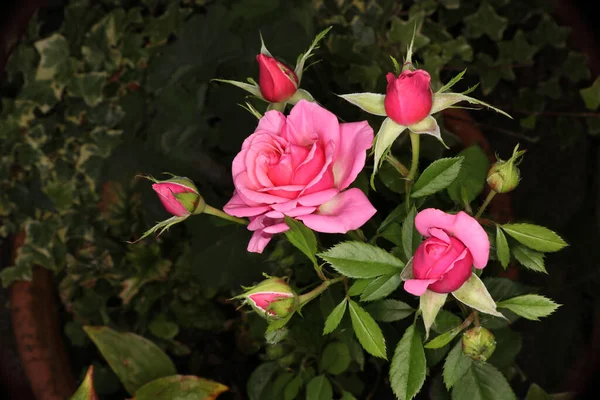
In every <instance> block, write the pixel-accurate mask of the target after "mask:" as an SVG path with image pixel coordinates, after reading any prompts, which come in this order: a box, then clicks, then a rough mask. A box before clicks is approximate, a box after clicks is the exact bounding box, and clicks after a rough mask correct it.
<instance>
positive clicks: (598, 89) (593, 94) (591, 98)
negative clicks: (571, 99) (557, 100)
mask: <svg viewBox="0 0 600 400" xmlns="http://www.w3.org/2000/svg"><path fill="white" fill-rule="evenodd" d="M579 94H581V98H582V99H583V102H584V103H585V106H586V108H587V109H588V110H592V111H595V110H597V109H598V107H600V77H598V78H596V80H595V81H594V83H593V84H592V86H590V87H589V88H585V89H581V90H580V91H579Z"/></svg>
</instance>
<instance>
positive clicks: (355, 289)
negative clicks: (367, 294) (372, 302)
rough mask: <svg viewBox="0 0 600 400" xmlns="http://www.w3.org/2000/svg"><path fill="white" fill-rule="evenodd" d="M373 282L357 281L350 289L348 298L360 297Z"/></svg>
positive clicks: (369, 280) (367, 280)
mask: <svg viewBox="0 0 600 400" xmlns="http://www.w3.org/2000/svg"><path fill="white" fill-rule="evenodd" d="M372 281H373V279H357V280H356V281H354V283H353V284H352V286H350V289H348V296H358V295H359V294H361V293H362V292H363V290H365V288H366V287H367V286H368V285H369V283H371V282H372Z"/></svg>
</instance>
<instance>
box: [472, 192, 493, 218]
mask: <svg viewBox="0 0 600 400" xmlns="http://www.w3.org/2000/svg"><path fill="white" fill-rule="evenodd" d="M495 195H496V192H495V191H493V190H490V192H489V193H488V195H487V197H486V198H485V200H484V202H483V204H482V205H481V207H479V211H477V214H475V219H477V218H479V217H481V214H483V212H484V211H485V209H486V207H487V206H488V204H490V201H492V199H493V198H494V196H495Z"/></svg>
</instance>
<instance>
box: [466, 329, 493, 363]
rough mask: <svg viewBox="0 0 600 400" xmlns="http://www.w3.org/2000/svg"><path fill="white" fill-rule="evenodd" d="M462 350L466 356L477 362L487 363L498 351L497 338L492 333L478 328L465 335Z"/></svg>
mask: <svg viewBox="0 0 600 400" xmlns="http://www.w3.org/2000/svg"><path fill="white" fill-rule="evenodd" d="M462 348H463V353H465V355H466V356H469V357H471V358H472V359H473V360H475V361H481V362H486V361H487V360H489V358H490V357H491V356H492V354H493V353H494V350H496V338H495V337H494V335H493V334H492V332H490V331H488V330H487V329H485V328H483V327H481V326H477V327H475V328H472V329H469V330H468V331H466V332H465V333H464V334H463V337H462Z"/></svg>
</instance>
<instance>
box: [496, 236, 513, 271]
mask: <svg viewBox="0 0 600 400" xmlns="http://www.w3.org/2000/svg"><path fill="white" fill-rule="evenodd" d="M496 256H497V257H498V261H500V264H501V265H502V267H503V268H504V269H506V267H508V263H509V262H510V249H509V248H508V242H507V241H506V236H504V233H503V232H502V229H500V226H498V225H496Z"/></svg>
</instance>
